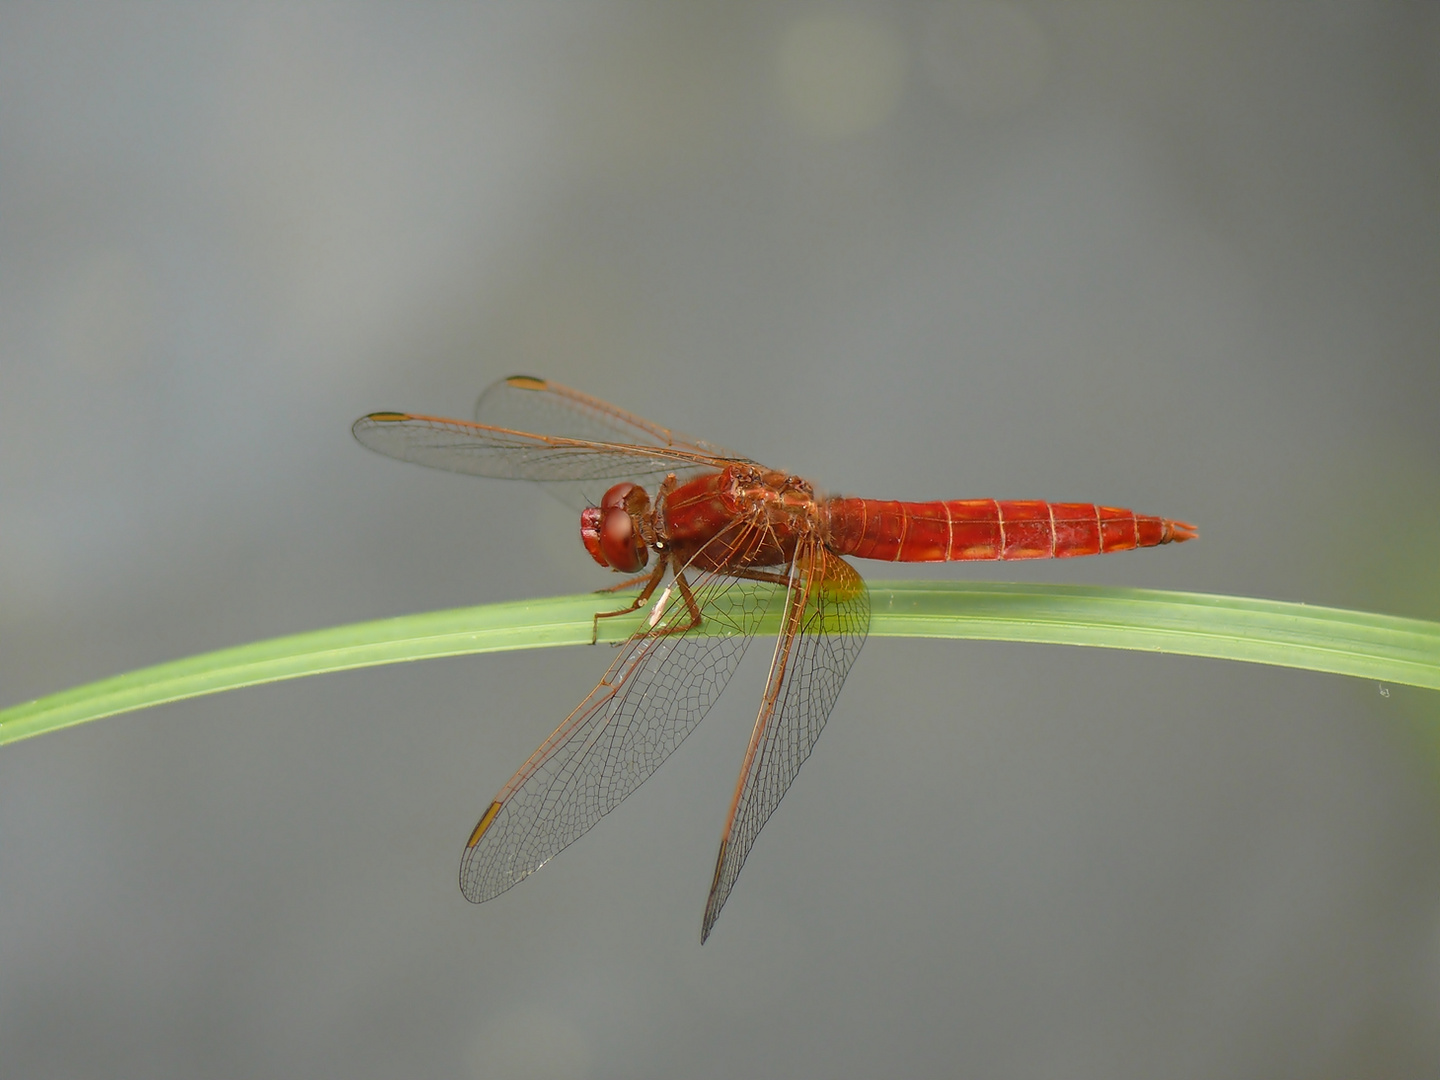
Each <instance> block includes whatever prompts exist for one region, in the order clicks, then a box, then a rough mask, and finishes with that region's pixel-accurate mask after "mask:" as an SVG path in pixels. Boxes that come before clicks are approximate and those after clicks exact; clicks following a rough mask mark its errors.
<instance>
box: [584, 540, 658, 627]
mask: <svg viewBox="0 0 1440 1080" xmlns="http://www.w3.org/2000/svg"><path fill="white" fill-rule="evenodd" d="M666 562H667V560H666V559H664V558H662V559H661V560H660V561H659V562H658V563H656V564H655V569H654V570H652V571H651V572H650V573H649V574H646V575H642V576H641V577H637V578H634V579H632V580H630V581H625V582H621V584H620V585H617V586H616V588H617V589H620V588H624V587H625V586H627V585H634V584H636V582H639V581H644V582H645V588H643V589H641V590H640V595H639V596H637V597H635V600H634V601H633V602H632V603H631V604H630V606H629V607H623V608H618V609H616V610H615V611H597V612H596V613H595V619H594V622H593V625H592V626H591V628H590V644H591V645H594V644H595V642H596V641H598V640H599V639H600V620H601V619H612V618H614V617H615V616H616V615H628V614H630V612H632V611H639V610H640V606H641V605H642V604H644V603H645V601H647V600H649V599H650V595H651V594H652V593H653V592H654V591H655V586H656V585H659V584H660V579H661V578H663V577H664V576H665V564H666ZM647 579H648V580H647ZM602 591H604V592H611V591H613V590H610V589H605V590H602ZM616 644H617V645H618V644H621V643H620V642H616Z"/></svg>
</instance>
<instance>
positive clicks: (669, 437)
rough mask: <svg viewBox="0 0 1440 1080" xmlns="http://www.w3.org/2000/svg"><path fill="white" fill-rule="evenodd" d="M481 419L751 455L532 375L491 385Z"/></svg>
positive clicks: (478, 413) (544, 431)
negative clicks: (642, 417)
mask: <svg viewBox="0 0 1440 1080" xmlns="http://www.w3.org/2000/svg"><path fill="white" fill-rule="evenodd" d="M475 422H476V423H479V424H484V425H486V426H489V427H501V428H509V429H511V430H513V431H530V432H535V433H537V434H540V435H559V436H562V437H564V438H568V439H580V440H582V441H584V442H596V443H625V444H630V445H636V446H655V447H661V448H665V449H671V450H684V451H689V452H692V453H698V454H701V455H704V456H706V457H709V458H726V459H730V460H736V461H743V460H745V459H744V458H740V457H738V456H737V455H736V454H734V453H732V452H731V451H729V450H726V449H725V448H724V447H721V446H716V445H715V444H714V443H707V442H702V441H701V440H699V439H696V438H693V437H692V436H690V435H685V434H682V433H681V432H678V431H672V430H670V429H669V428H663V427H661V426H660V425H659V424H652V423H651V422H650V421H648V420H643V419H641V418H640V417H638V416H636V415H634V414H633V413H628V412H626V411H625V410H624V409H621V408H619V407H617V406H615V405H611V404H610V403H609V402H606V401H601V400H600V399H599V398H594V397H591V396H590V395H589V394H583V393H581V392H580V391H579V390H572V389H570V387H568V386H561V385H560V384H559V383H556V382H551V381H550V380H548V379H537V378H535V377H534V376H531V375H511V376H510V377H509V378H508V379H501V380H499V381H498V382H496V383H494V384H492V385H491V386H490V387H489V388H488V389H486V391H485V392H484V393H483V394H481V395H480V400H479V401H477V402H476V403H475Z"/></svg>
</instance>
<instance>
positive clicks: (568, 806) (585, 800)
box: [460, 537, 774, 904]
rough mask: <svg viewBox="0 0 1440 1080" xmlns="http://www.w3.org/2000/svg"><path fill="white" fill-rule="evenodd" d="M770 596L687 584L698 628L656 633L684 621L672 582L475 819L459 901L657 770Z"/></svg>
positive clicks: (498, 888) (547, 851)
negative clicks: (653, 615) (656, 609)
mask: <svg viewBox="0 0 1440 1080" xmlns="http://www.w3.org/2000/svg"><path fill="white" fill-rule="evenodd" d="M725 539H726V540H733V539H734V538H733V537H726V538H725ZM682 572H683V571H682ZM687 576H688V575H687ZM773 591H774V590H771V589H765V588H759V589H757V588H756V587H755V585H754V583H753V582H748V581H740V580H737V579H734V578H730V577H727V576H725V575H722V574H718V573H711V574H706V575H703V576H699V577H697V578H696V579H695V581H694V583H693V586H692V594H693V595H694V597H695V600H696V602H697V605H698V606H699V608H700V612H701V616H702V618H703V620H704V621H703V622H702V624H701V627H700V629H699V630H697V631H692V632H691V633H689V634H680V633H667V632H666V631H676V630H679V629H680V628H683V627H684V626H685V625H686V624H687V623H688V622H689V621H690V617H691V616H690V612H689V609H688V606H687V605H686V603H685V601H684V598H683V596H682V595H681V593H680V591H679V589H678V588H676V587H675V585H674V583H672V585H671V587H670V588H669V589H667V590H666V592H665V593H664V594H662V596H663V598H664V607H663V609H662V612H661V615H660V618H659V619H658V621H656V622H655V623H654V625H653V626H650V625H647V626H645V627H644V628H642V629H641V630H640V631H639V632H637V633H636V634H635V636H633V637H632V638H631V639H630V640H629V641H628V642H627V643H626V644H625V645H624V646H623V647H622V649H621V653H620V656H619V657H617V658H616V660H615V662H614V663H613V664H612V665H611V666H610V670H609V671H608V672H606V673H605V677H604V678H603V679H601V680H600V683H599V685H598V686H596V687H595V689H594V690H592V691H591V692H590V695H589V696H588V697H587V698H586V699H585V700H584V701H582V702H581V703H580V704H579V706H577V707H576V709H575V711H574V712H573V713H571V714H570V716H569V717H567V718H566V720H565V722H564V723H563V724H561V725H560V727H559V728H557V729H556V730H555V732H554V734H552V735H551V736H550V738H549V739H547V740H546V741H545V743H544V744H543V745H542V746H541V747H540V748H539V749H538V750H536V751H535V753H534V754H533V755H532V756H531V758H530V760H529V761H527V762H526V763H525V765H524V767H523V768H521V769H520V771H519V772H518V773H516V774H515V776H514V777H512V778H511V780H510V782H509V783H508V784H506V785H505V787H504V788H503V789H502V790H501V792H500V794H499V795H497V796H496V797H495V801H494V802H493V803H492V804H491V806H490V809H489V810H487V811H486V813H485V816H484V817H482V818H481V819H480V823H479V824H478V825H477V826H476V827H475V831H474V833H472V834H471V838H470V842H469V843H468V844H467V845H466V848H465V853H464V855H463V856H462V858H461V861H460V890H461V892H463V893H464V894H465V898H466V899H467V900H470V901H472V902H473V903H477V904H478V903H481V902H483V901H485V900H489V899H490V898H491V897H493V896H498V895H499V894H500V893H502V892H504V891H505V890H506V889H508V888H510V886H512V885H514V884H515V883H516V882H518V881H520V880H521V879H523V878H525V877H527V876H529V875H530V874H532V873H534V872H535V871H536V870H538V869H540V867H541V866H543V865H544V864H545V863H546V862H548V861H549V860H550V859H551V858H552V857H553V856H554V855H555V854H556V853H557V852H559V851H560V850H561V849H563V848H565V847H566V846H568V845H569V844H570V843H571V842H572V841H574V840H575V839H577V838H578V837H579V836H580V835H581V834H582V833H584V832H585V831H586V830H588V829H589V828H590V827H591V826H593V825H594V824H595V823H596V822H598V821H599V820H600V818H601V817H603V816H604V815H605V814H608V813H609V812H610V811H611V810H613V809H614V808H615V807H616V806H617V805H619V803H620V801H621V800H622V799H624V798H625V796H627V795H629V794H630V793H631V792H632V791H634V790H635V789H636V788H637V787H639V786H640V784H641V783H642V782H643V781H644V780H645V779H646V778H647V777H649V776H650V774H651V773H653V772H654V771H655V770H656V769H657V768H659V766H660V763H661V762H663V761H664V760H665V759H666V758H667V757H669V756H670V754H671V753H672V752H673V751H674V750H675V748H676V747H677V746H679V745H680V743H681V741H682V740H683V739H684V738H685V736H686V735H688V734H690V732H691V731H692V730H694V728H695V725H696V724H698V723H699V722H700V720H701V718H702V717H704V715H705V713H706V711H707V710H708V709H709V708H710V706H711V704H713V703H714V701H715V699H716V698H717V697H719V695H720V692H721V691H722V690H723V689H724V688H725V684H726V682H727V681H728V680H729V679H730V676H731V675H732V674H734V671H735V668H736V666H737V665H738V664H739V663H740V658H741V656H743V655H744V652H745V648H746V646H747V645H748V644H749V643H750V638H751V636H752V635H753V634H754V633H755V631H756V629H757V627H758V626H759V623H760V620H761V618H762V617H763V616H764V614H765V610H766V608H767V607H768V605H769V602H770V598H771V596H772V594H773ZM651 610H652V611H653V606H652V608H651ZM644 611H645V609H642V610H641V614H642V615H643V614H644Z"/></svg>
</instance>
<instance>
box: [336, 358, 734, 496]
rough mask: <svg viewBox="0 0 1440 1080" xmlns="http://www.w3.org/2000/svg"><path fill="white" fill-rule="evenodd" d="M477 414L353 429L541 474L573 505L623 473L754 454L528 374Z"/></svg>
mask: <svg viewBox="0 0 1440 1080" xmlns="http://www.w3.org/2000/svg"><path fill="white" fill-rule="evenodd" d="M475 413H476V416H477V420H475V421H474V422H470V421H465V420H447V419H445V418H443V417H438V416H421V415H417V414H413V413H399V412H377V413H371V414H370V415H369V416H362V417H361V418H360V419H359V420H357V421H355V424H354V426H353V427H352V428H351V430H352V431H353V432H354V433H355V438H356V439H358V440H359V441H360V442H361V443H362V444H363V445H364V446H367V447H369V448H370V449H371V450H375V451H378V452H379V453H382V454H385V455H387V456H388V457H393V458H398V459H400V460H401V461H413V462H415V463H417V464H419V465H428V466H429V467H430V468H432V469H445V470H448V471H449V472H458V473H469V474H470V475H472V476H492V477H498V478H501V479H505V480H540V481H545V482H546V483H547V484H548V485H549V486H548V487H547V490H548V491H550V492H551V494H553V495H555V496H556V497H558V498H559V499H560V500H561V501H562V502H565V503H568V504H570V505H571V506H575V507H582V506H594V505H596V504H597V503H599V501H600V496H601V493H602V492H604V490H605V488H607V487H609V486H610V484H612V483H614V482H615V481H617V480H635V481H639V482H640V483H641V484H642V485H649V486H653V485H655V484H657V483H658V482H659V481H660V480H661V479H662V478H663V477H665V476H666V475H667V474H668V473H672V472H673V473H674V474H675V475H676V476H677V477H680V478H681V479H686V478H688V477H689V476H691V475H693V474H694V473H697V472H703V471H705V470H707V469H723V468H724V467H725V466H726V465H728V464H730V463H731V462H732V461H746V460H748V459H746V458H741V457H737V456H735V455H733V454H730V453H729V452H728V451H724V450H721V449H720V448H718V447H713V446H708V445H707V444H705V443H701V442H700V441H698V440H695V439H690V438H689V437H688V436H682V435H678V434H677V433H675V432H672V431H668V430H667V429H665V428H662V427H660V426H659V425H658V424H651V423H649V422H647V421H645V420H641V419H640V418H639V417H637V416H632V415H631V414H629V413H627V412H625V411H624V410H623V409H619V408H616V407H615V406H614V405H609V404H606V403H605V402H603V401H601V400H599V399H598V398H592V397H590V396H589V395H587V394H582V393H580V392H579V391H578V390H571V389H570V388H569V387H565V386H560V385H559V384H558V383H552V382H547V381H546V380H544V379H536V378H532V377H530V376H528V375H512V376H510V377H509V378H508V379H501V380H500V381H499V382H497V383H495V384H494V385H493V386H491V387H490V389H488V390H486V391H485V393H484V394H482V395H481V396H480V402H479V404H477V405H476V407H475Z"/></svg>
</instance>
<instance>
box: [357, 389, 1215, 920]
mask: <svg viewBox="0 0 1440 1080" xmlns="http://www.w3.org/2000/svg"><path fill="white" fill-rule="evenodd" d="M352 430H353V431H354V434H355V437H356V438H357V439H358V440H359V441H360V442H361V443H362V444H363V445H365V446H366V447H369V448H370V449H371V450H376V451H379V452H380V453H382V454H386V455H388V456H390V457H392V458H398V459H400V460H401V461H408V462H415V463H417V464H420V465H427V466H430V467H431V468H436V469H446V470H449V471H451V472H457V473H468V474H471V475H476V476H485V477H497V478H503V479H518V480H533V481H540V482H543V483H545V484H547V485H549V487H550V488H551V490H552V491H554V492H555V493H557V494H559V495H560V496H561V497H562V498H566V499H568V500H569V501H571V502H572V503H573V504H574V505H576V506H578V507H580V539H581V541H582V543H583V545H584V547H585V550H586V551H587V552H589V553H590V556H591V557H592V558H593V559H594V560H595V561H596V562H597V563H599V564H600V565H601V566H603V567H606V568H608V569H611V570H614V571H617V572H619V573H622V574H625V575H628V577H627V580H625V581H623V582H621V583H620V584H619V585H616V586H614V587H613V588H612V589H609V590H602V592H619V591H621V590H623V589H626V588H631V587H636V586H638V587H639V591H638V594H637V595H636V596H635V598H634V599H633V600H632V601H631V602H630V603H628V604H626V605H624V606H622V607H618V608H617V609H615V610H612V611H602V612H600V613H598V614H597V615H596V616H595V626H596V628H597V636H598V627H599V625H600V620H602V619H610V618H617V617H623V616H626V615H632V614H635V613H639V614H638V616H637V618H636V622H637V624H638V625H637V628H636V629H635V630H634V632H633V633H632V634H630V636H629V638H628V639H627V640H625V641H624V642H623V643H621V644H620V646H619V647H618V649H617V653H616V656H615V659H614V662H613V663H612V664H611V665H610V667H609V670H607V671H606V672H605V674H604V676H603V677H602V678H601V679H600V681H599V682H598V683H597V684H596V686H595V688H594V689H593V690H592V691H590V693H589V694H588V695H586V697H585V699H584V700H583V701H581V702H580V704H579V705H577V706H576V707H575V709H574V711H573V712H571V713H570V715H569V716H567V717H566V718H565V719H564V721H563V722H562V723H561V724H560V726H559V727H557V728H556V729H555V731H554V733H553V734H551V735H550V737H549V738H548V739H546V740H545V741H544V742H543V743H542V744H541V745H540V747H539V749H537V750H536V751H535V753H534V754H532V755H531V756H530V759H529V760H528V761H526V762H525V764H524V765H522V766H521V767H520V769H519V771H517V772H516V773H515V775H514V776H512V777H511V778H510V780H509V781H508V782H507V783H506V784H505V786H504V787H503V788H501V789H500V792H499V793H498V794H497V795H496V796H495V798H494V799H493V800H492V801H491V802H490V805H489V806H488V807H487V808H486V810H485V812H484V814H483V815H482V816H481V818H480V821H479V823H478V824H477V825H476V826H475V828H474V830H473V831H472V832H471V834H470V838H469V840H468V841H466V844H465V849H464V852H463V854H462V856H461V862H460V890H461V892H462V893H463V894H464V895H465V898H466V899H467V900H470V901H471V902H473V903H477V904H478V903H483V902H484V901H486V900H490V899H492V898H494V897H496V896H498V895H499V894H500V893H502V892H505V891H506V890H507V889H509V888H510V887H511V886H513V885H515V884H517V883H518V882H520V881H522V880H523V879H524V878H526V877H528V876H529V875H531V874H533V873H534V872H535V871H536V870H539V869H540V868H541V867H542V866H544V865H545V864H546V863H547V862H548V861H549V860H550V859H551V858H553V857H554V856H555V855H556V854H558V853H559V852H560V851H561V850H562V849H564V848H566V847H568V846H569V845H570V844H571V843H573V842H574V841H575V840H576V839H578V838H579V837H580V836H581V835H582V834H583V833H585V832H586V831H588V830H589V829H590V828H591V827H592V826H594V825H595V824H596V823H597V822H599V820H600V819H601V818H602V817H604V816H605V815H606V814H608V813H609V812H610V811H611V810H613V809H615V808H616V806H618V805H619V803H620V802H621V800H623V799H624V798H625V797H626V796H627V795H629V794H630V793H631V792H632V791H634V790H635V789H636V788H637V787H639V785H640V784H641V783H642V782H644V781H645V780H646V779H647V778H648V777H649V776H650V775H651V774H652V773H654V771H655V770H656V769H657V768H659V766H660V765H661V763H662V762H664V761H665V759H666V758H668V757H669V756H670V755H671V754H672V753H673V752H674V751H675V749H676V748H677V747H678V746H679V745H680V743H681V742H682V741H683V740H684V739H685V737H686V736H687V735H689V734H690V732H691V731H693V730H694V729H695V727H696V725H697V724H699V723H700V721H701V719H703V718H704V716H705V714H706V712H708V711H709V709H710V707H711V705H713V704H714V702H715V700H716V699H717V698H718V697H719V695H720V693H721V691H722V690H724V688H725V685H726V683H727V682H728V681H729V679H730V677H731V675H732V674H734V672H735V669H736V668H737V667H738V666H739V664H740V660H741V657H742V656H743V655H744V654H745V650H746V647H747V646H748V644H749V642H750V640H751V639H752V638H753V637H754V636H755V635H756V633H757V632H758V630H759V629H760V626H761V623H762V621H763V620H764V619H765V617H766V615H767V613H768V611H769V608H770V606H771V604H772V602H773V600H774V598H777V597H781V596H783V600H782V601H781V607H780V611H779V620H778V621H779V627H780V629H779V634H778V637H777V640H776V644H775V651H774V654H773V656H772V658H771V661H770V671H769V675H768V676H767V678H766V681H765V691H764V694H763V696H762V697H761V699H760V710H759V714H758V715H757V717H756V719H755V725H754V728H753V729H752V731H751V734H750V741H749V744H748V745H747V747H746V749H745V757H744V760H743V762H742V763H741V766H740V775H739V778H738V779H737V781H736V784H735V793H734V796H733V797H732V798H731V800H730V808H729V811H728V812H727V814H726V816H725V824H724V828H723V829H722V831H721V837H720V851H719V854H718V856H717V857H716V862H715V873H714V877H713V879H712V881H711V885H710V893H709V896H708V898H707V900H706V904H705V913H704V918H703V921H702V924H701V930H700V941H701V943H702V944H703V943H704V942H705V940H706V939H707V938H708V937H709V936H710V932H711V931H712V929H713V928H714V926H715V920H716V918H717V917H718V916H719V914H720V909H721V908H722V907H723V906H724V905H725V901H726V899H727V898H728V897H729V896H730V892H731V889H732V888H733V887H734V885H735V881H736V878H737V877H738V876H739V874H740V869H741V867H742V866H743V865H744V863H745V859H746V857H747V856H748V855H749V853H750V850H751V848H752V846H753V845H754V843H755V840H756V837H757V836H758V835H759V833H760V830H761V828H762V827H763V826H764V825H765V823H766V821H767V820H769V818H770V815H771V814H772V813H773V812H774V810H775V808H776V806H777V805H778V804H779V802H780V799H781V797H782V796H783V795H784V794H785V792H786V791H787V790H788V789H789V787H790V784H791V782H792V781H793V780H794V779H795V776H796V774H797V773H798V772H799V769H800V766H801V765H802V764H803V763H804V761H805V759H806V758H807V757H809V755H810V752H811V750H812V749H813V748H814V746H815V742H816V740H817V739H818V738H819V736H820V732H821V729H823V728H824V726H825V722H826V720H827V719H828V718H829V716H830V713H831V710H832V709H833V708H834V705H835V701H836V699H837V698H838V696H839V694H840V688H841V686H842V685H843V684H844V682H845V677H846V675H847V674H848V673H849V671H850V668H851V666H852V665H853V664H854V663H855V658H856V657H857V656H858V655H859V653H860V648H861V646H862V645H863V644H864V642H865V637H866V634H867V632H868V630H869V625H870V599H869V592H868V590H867V588H866V586H865V582H864V580H863V579H862V578H861V577H860V575H859V574H858V573H857V572H856V571H855V569H854V568H853V567H852V566H851V565H850V564H849V563H848V562H847V561H846V557H847V556H849V557H854V558H861V559H881V560H887V561H890V562H943V561H955V560H1002V559H1003V560H1012V559H1046V558H1069V557H1072V556H1079V555H1100V554H1108V553H1110V552H1115V551H1128V550H1131V549H1134V548H1143V547H1155V546H1158V545H1161V544H1169V543H1176V542H1180V541H1184V540H1190V539H1193V538H1194V537H1195V536H1196V535H1197V534H1196V530H1195V527H1194V526H1192V525H1190V524H1187V523H1185V522H1183V521H1172V520H1169V519H1167V518H1161V517H1152V516H1146V515H1141V514H1137V513H1135V512H1134V511H1131V510H1125V509H1119V508H1116V507H1110V506H1097V505H1094V504H1092V503H1057V502H1045V501H1040V500H995V499H958V500H949V501H942V502H896V501H891V500H881V499H861V498H844V497H835V496H826V495H823V494H821V493H820V492H818V491H817V490H816V488H815V487H814V485H813V484H811V483H810V482H809V481H807V480H805V479H803V478H801V477H798V476H793V475H791V474H789V473H786V472H783V471H778V470H775V469H770V468H767V467H765V466H764V465H761V464H760V463H758V462H756V461H753V460H751V459H749V458H746V457H742V456H740V455H738V454H735V453H732V452H731V451H729V450H726V449H724V448H722V447H719V446H717V445H715V444H712V443H707V442H703V441H701V440H699V439H695V438H691V437H690V436H688V435H683V434H681V433H679V432H676V431H672V430H670V429H668V428H664V427H661V426H659V425H658V424H653V423H650V422H649V421H646V420H642V419H641V418H639V417H637V416H634V415H632V414H630V413H628V412H626V411H625V410H623V409H620V408H617V407H616V406H614V405H610V404H608V403H606V402H604V401H601V400H599V399H598V398H594V397H591V396H589V395H588V394H584V393H581V392H580V391H578V390H572V389H570V388H569V387H565V386H561V385H560V384H558V383H555V382H551V381H548V380H546V379H540V378H535V377H532V376H528V375H513V376H510V377H509V378H506V379H501V380H500V381H499V382H496V383H495V384H494V385H492V386H491V387H490V388H489V389H487V390H486V391H485V392H484V393H483V394H482V395H481V396H480V400H479V402H478V403H477V405H476V407H475V419H474V420H473V421H465V420H447V419H443V418H440V417H434V416H423V415H417V414H414V413H404V412H376V413H370V414H369V415H368V416H363V417H361V418H360V419H359V420H357V421H356V422H355V424H354V427H353V429H352ZM651 490H653V491H654V494H653V495H652V494H651ZM652 556H653V560H654V563H653V566H651V565H650V563H651V558H652ZM647 567H648V569H647ZM667 579H668V581H667ZM765 586H768V587H765Z"/></svg>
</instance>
